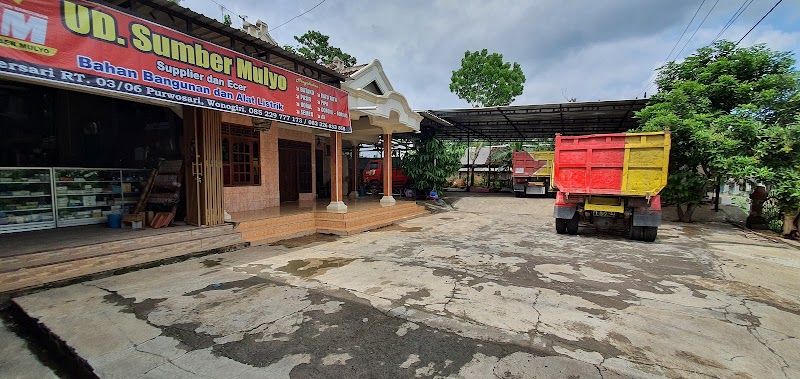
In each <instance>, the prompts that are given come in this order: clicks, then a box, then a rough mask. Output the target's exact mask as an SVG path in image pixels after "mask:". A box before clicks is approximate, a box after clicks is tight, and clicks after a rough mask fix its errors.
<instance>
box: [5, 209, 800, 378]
mask: <svg viewBox="0 0 800 379" xmlns="http://www.w3.org/2000/svg"><path fill="white" fill-rule="evenodd" d="M456 208H457V210H455V211H452V212H447V213H440V214H436V215H431V216H428V217H422V218H418V219H414V220H410V221H406V222H404V223H402V224H400V225H397V226H392V227H388V228H384V229H381V230H380V231H375V232H370V233H363V234H359V235H356V236H351V237H344V238H334V237H309V238H306V239H301V240H294V241H289V242H287V243H285V244H284V245H285V246H280V245H278V246H261V247H255V248H249V249H245V250H241V251H236V252H230V253H225V254H220V255H216V256H209V257H204V258H199V259H194V260H189V261H185V262H182V263H177V264H172V265H167V266H162V267H157V268H153V269H148V270H142V271H138V272H132V273H128V274H125V275H120V276H114V277H109V278H105V279H100V280H95V281H91V282H85V283H81V284H76V285H72V286H68V287H63V288H57V289H52V290H48V291H44V292H40V293H36V294H32V295H28V296H24V297H20V298H16V299H14V301H15V302H16V303H17V304H19V305H20V306H21V307H22V308H23V309H24V310H25V311H26V312H27V313H28V314H29V315H30V316H31V317H34V318H36V319H37V320H38V321H40V322H42V323H43V324H44V325H46V326H47V327H48V328H49V329H50V331H52V332H53V333H55V334H56V335H58V336H59V337H60V338H61V339H63V340H64V341H65V343H66V344H67V345H69V346H70V347H72V348H74V349H75V351H76V353H77V354H78V355H79V356H81V357H82V358H84V359H86V360H87V362H88V363H89V365H91V367H92V368H93V369H94V371H95V373H96V374H98V376H100V377H125V378H131V377H150V378H156V377H165V376H175V377H197V376H202V377H226V378H229V377H275V378H281V377H283V378H285V377H292V378H323V377H326V378H327V377H365V378H366V377H386V378H388V377H392V378H394V377H440V378H448V377H449V378H486V377H491V376H495V377H501V378H551V377H565V378H566V377H575V378H577V377H580V378H612V377H636V378H639V377H697V378H705V377H739V378H794V377H800V364H798V363H797V362H800V341H799V340H798V331H800V303H798V300H797V299H798V297H799V296H798V295H800V280H798V279H799V278H798V277H799V276H800V273H798V272H799V271H798V270H797V269H798V267H800V250H797V249H794V248H792V247H790V246H787V245H784V244H781V243H776V242H773V241H770V240H767V239H764V238H761V237H759V236H757V235H755V234H751V233H745V232H742V231H740V230H738V229H735V228H733V227H730V226H727V225H723V224H710V225H683V224H667V225H665V226H664V227H662V230H661V231H660V233H659V239H658V240H657V242H656V243H654V244H647V243H640V242H631V241H628V240H626V239H625V238H624V237H622V236H621V235H614V234H597V233H595V232H593V231H591V230H582V232H581V235H579V236H563V235H557V234H556V233H555V231H554V228H553V220H552V218H551V213H552V200H550V199H524V198H523V199H518V198H513V197H502V196H476V197H470V196H466V197H464V198H462V199H461V200H459V201H458V202H457V203H456Z"/></svg>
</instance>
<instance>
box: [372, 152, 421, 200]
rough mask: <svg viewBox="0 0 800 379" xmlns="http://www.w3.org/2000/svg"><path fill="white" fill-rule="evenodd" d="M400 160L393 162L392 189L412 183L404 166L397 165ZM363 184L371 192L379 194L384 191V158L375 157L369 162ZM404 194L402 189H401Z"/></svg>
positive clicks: (401, 187)
mask: <svg viewBox="0 0 800 379" xmlns="http://www.w3.org/2000/svg"><path fill="white" fill-rule="evenodd" d="M397 163H399V162H392V190H393V191H394V190H395V189H401V190H402V189H403V188H406V187H407V186H408V185H409V184H411V178H409V177H408V176H407V175H406V174H405V172H403V169H402V168H399V167H396V166H395V164H397ZM361 176H362V184H363V185H364V188H366V189H367V192H369V193H371V194H375V195H376V194H378V193H379V192H381V191H383V160H382V159H373V160H371V161H369V162H367V165H366V166H365V167H364V171H363V172H362V175H361ZM401 194H402V191H401Z"/></svg>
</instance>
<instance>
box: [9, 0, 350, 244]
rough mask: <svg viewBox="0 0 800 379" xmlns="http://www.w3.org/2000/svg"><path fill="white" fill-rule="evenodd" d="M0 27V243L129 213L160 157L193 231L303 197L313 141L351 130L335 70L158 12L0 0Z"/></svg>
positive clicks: (151, 6)
mask: <svg viewBox="0 0 800 379" xmlns="http://www.w3.org/2000/svg"><path fill="white" fill-rule="evenodd" d="M0 24H2V27H0V107H2V109H1V110H0V118H2V124H3V129H4V131H3V133H4V134H5V137H6V138H3V139H2V140H0V167H3V169H0V233H8V232H16V231H25V230H33V229H41V228H52V227H60V226H72V225H83V224H89V223H102V222H105V218H106V217H107V215H109V214H112V213H127V212H129V211H130V210H131V208H132V207H133V205H134V204H135V203H136V202H137V201H138V200H139V197H140V195H141V192H140V191H142V190H143V188H141V187H142V186H143V184H144V183H143V182H144V181H145V180H144V179H146V178H147V176H148V174H149V172H150V169H153V168H157V167H158V165H159V164H160V163H159V162H161V161H164V160H167V161H183V175H182V177H181V178H179V181H181V182H182V184H183V185H182V190H181V193H180V195H179V197H180V203H181V207H180V210H179V211H178V215H177V216H176V219H180V220H184V219H185V220H186V221H187V222H188V223H190V224H193V225H218V224H221V223H223V222H224V220H225V210H228V211H229V212H237V211H244V210H253V209H262V208H267V207H271V206H277V205H279V204H280V202H281V201H298V200H313V199H315V198H316V188H315V187H316V183H315V178H314V176H315V169H317V167H315V166H316V163H317V161H316V160H315V159H314V158H315V157H314V153H315V152H316V149H313V148H312V146H313V145H314V144H315V143H316V142H317V141H319V138H316V137H324V138H326V140H329V141H333V143H332V144H331V145H333V146H334V147H337V145H336V144H335V143H336V141H341V140H342V135H345V134H350V132H351V126H350V115H349V112H348V95H347V93H346V92H345V91H343V90H341V89H340V88H339V87H340V85H341V84H340V83H341V82H343V81H344V80H345V79H346V77H345V76H344V75H342V74H339V73H337V72H336V71H334V70H332V69H329V68H327V67H324V66H321V65H318V64H316V63H314V62H311V61H308V60H305V59H303V58H301V57H299V56H296V55H293V54H291V53H288V52H286V51H283V50H282V49H280V48H277V47H275V46H273V45H270V44H267V43H265V42H264V41H261V40H259V39H256V38H253V37H252V36H250V35H247V34H246V33H243V32H240V31H237V30H234V29H232V28H228V27H226V26H224V25H222V24H220V23H219V22H217V21H214V20H212V19H209V18H207V17H204V16H202V15H199V14H197V13H194V12H192V11H191V10H188V9H186V8H183V7H180V6H178V5H176V4H174V3H172V2H169V1H165V0H139V1H86V0H74V1H67V0H64V1H48V0H23V1H19V0H0ZM254 115H255V116H256V117H253V116H254ZM338 147H341V144H340V145H338ZM330 156H340V155H339V154H333V153H330ZM281 168H283V170H281ZM331 172H333V174H334V179H339V181H341V173H338V174H337V173H336V172H335V170H331ZM308 174H311V175H310V178H309V175H308ZM278 179H283V180H278ZM341 201H342V199H341V197H339V198H334V199H332V202H333V203H335V204H334V205H336V204H338V203H340V202H341ZM34 202H35V203H36V204H34Z"/></svg>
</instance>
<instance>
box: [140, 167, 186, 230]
mask: <svg viewBox="0 0 800 379" xmlns="http://www.w3.org/2000/svg"><path fill="white" fill-rule="evenodd" d="M182 179H183V161H162V162H161V164H160V165H159V168H158V172H157V173H156V175H155V177H154V178H153V183H152V188H151V189H150V195H149V196H148V198H147V204H148V208H149V210H151V211H154V212H156V213H155V215H154V216H153V219H152V220H150V227H151V228H161V227H165V226H169V224H170V223H172V221H173V220H174V219H175V213H176V211H177V210H178V202H179V201H180V198H181V186H182Z"/></svg>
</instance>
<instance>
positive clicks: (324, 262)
mask: <svg viewBox="0 0 800 379" xmlns="http://www.w3.org/2000/svg"><path fill="white" fill-rule="evenodd" d="M354 260H355V259H353V258H309V259H303V260H293V261H289V264H288V265H286V266H283V267H280V268H278V271H283V272H286V273H289V274H292V275H295V276H299V277H301V278H309V277H312V276H315V275H319V274H323V273H325V272H326V271H328V270H330V269H331V268H337V267H342V266H346V265H347V264H349V263H350V262H352V261H354Z"/></svg>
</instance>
